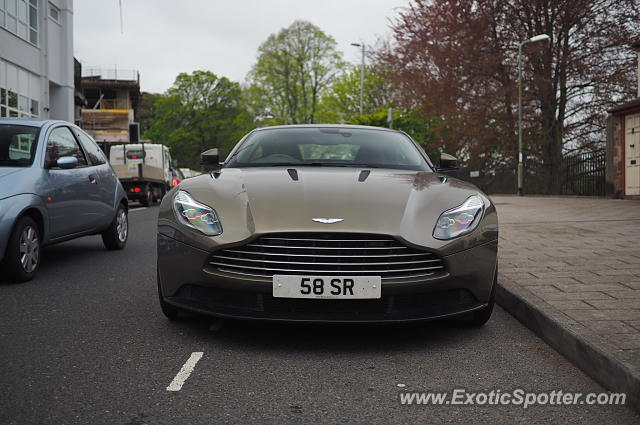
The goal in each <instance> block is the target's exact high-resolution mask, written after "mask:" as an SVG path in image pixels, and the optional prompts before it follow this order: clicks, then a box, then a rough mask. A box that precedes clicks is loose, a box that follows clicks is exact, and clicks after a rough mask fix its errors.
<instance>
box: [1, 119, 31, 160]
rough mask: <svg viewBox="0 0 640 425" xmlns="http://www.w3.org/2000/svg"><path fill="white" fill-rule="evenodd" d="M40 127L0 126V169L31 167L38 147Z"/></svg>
mask: <svg viewBox="0 0 640 425" xmlns="http://www.w3.org/2000/svg"><path fill="white" fill-rule="evenodd" d="M39 134H40V127H32V126H27V125H13V124H0V167H29V166H30V165H31V164H33V159H34V157H35V155H36V148H37V146H38V136H39Z"/></svg>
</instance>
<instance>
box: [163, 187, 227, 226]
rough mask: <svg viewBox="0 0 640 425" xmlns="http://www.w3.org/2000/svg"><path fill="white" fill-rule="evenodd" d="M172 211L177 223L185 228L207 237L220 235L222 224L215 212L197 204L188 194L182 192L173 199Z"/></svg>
mask: <svg viewBox="0 0 640 425" xmlns="http://www.w3.org/2000/svg"><path fill="white" fill-rule="evenodd" d="M173 209H174V210H175V212H176V216H177V217H178V221H179V222H180V223H182V224H184V225H185V226H188V227H191V228H192V229H196V230H197V231H199V232H200V233H203V234H205V235H207V236H216V235H220V234H222V223H221V222H220V217H218V213H217V212H216V210H214V209H213V208H211V207H208V206H206V205H204V204H201V203H200V202H197V201H196V200H195V199H193V198H192V197H191V195H189V193H188V192H185V191H184V190H181V191H179V192H178V194H177V195H176V196H175V198H173Z"/></svg>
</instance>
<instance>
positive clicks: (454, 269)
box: [158, 234, 498, 323]
mask: <svg viewBox="0 0 640 425" xmlns="http://www.w3.org/2000/svg"><path fill="white" fill-rule="evenodd" d="M497 248H498V242H497V240H496V241H492V242H488V243H485V244H483V245H479V246H476V247H473V248H471V249H467V250H464V251H461V252H458V253H455V254H452V255H449V256H445V257H443V259H444V260H445V261H446V263H447V273H446V274H444V275H439V276H437V277H431V278H414V279H404V280H402V279H401V280H391V281H385V282H384V283H383V286H382V298H380V299H376V300H315V299H284V298H274V297H273V296H272V284H271V281H270V280H269V279H261V278H240V277H238V276H233V275H226V274H224V273H212V272H211V271H209V270H208V269H207V268H206V267H205V264H206V263H207V260H208V258H209V256H210V254H211V253H210V252H207V251H204V250H201V249H198V248H195V247H193V246H191V245H188V244H185V243H183V242H179V241H177V240H175V239H173V238H171V237H168V236H166V235H163V234H158V287H159V290H160V294H161V296H162V297H163V299H164V300H165V302H167V303H169V304H172V305H174V306H176V307H179V308H182V309H185V310H189V311H193V312H197V313H202V314H210V315H213V316H219V317H229V318H240V319H259V320H282V321H293V322H342V323H344V322H348V323H357V322H407V321H416V320H430V319H438V318H444V317H450V316H455V315H459V314H464V313H469V312H472V311H475V310H478V309H481V308H483V307H485V306H486V305H487V304H488V302H489V298H490V294H491V289H492V285H493V280H494V273H495V270H496V261H497Z"/></svg>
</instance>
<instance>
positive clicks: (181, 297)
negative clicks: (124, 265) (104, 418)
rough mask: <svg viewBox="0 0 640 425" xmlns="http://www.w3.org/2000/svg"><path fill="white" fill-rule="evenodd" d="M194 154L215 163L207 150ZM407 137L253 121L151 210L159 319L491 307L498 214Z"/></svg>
mask: <svg viewBox="0 0 640 425" xmlns="http://www.w3.org/2000/svg"><path fill="white" fill-rule="evenodd" d="M203 162H205V163H210V164H211V165H212V166H214V167H218V168H219V164H218V157H217V152H216V151H215V150H212V151H211V152H206V153H205V154H203ZM454 163H455V158H453V157H450V156H449V157H445V156H444V155H443V157H442V158H441V159H440V167H438V168H436V167H435V166H434V165H433V164H432V162H431V160H430V159H429V157H428V156H427V155H426V154H425V152H424V151H423V150H422V149H421V148H420V146H419V145H418V144H417V143H416V142H415V141H413V140H412V139H411V138H410V137H409V136H408V135H406V134H404V133H402V132H399V131H393V130H389V129H383V128H374V127H360V126H340V125H325V126H320V125H307V126H281V127H270V128H263V129H257V130H254V131H252V132H251V133H250V134H249V135H247V136H246V137H245V138H244V139H243V140H242V141H240V143H238V145H237V146H236V148H235V149H234V150H233V151H232V153H231V154H230V156H229V157H228V158H227V160H226V161H225V163H224V164H223V165H222V167H221V168H220V170H218V171H215V172H212V173H210V174H205V175H202V176H198V177H194V178H191V179H187V180H184V181H183V182H182V183H180V185H179V186H178V187H177V188H174V189H173V190H172V191H171V192H170V193H169V194H168V195H167V196H165V198H164V200H163V201H162V205H161V206H160V213H159V220H158V290H159V295H160V305H161V307H162V311H163V312H164V313H165V315H166V316H167V317H169V318H170V319H175V318H178V317H179V316H180V313H181V312H183V311H190V312H196V313H204V314H211V315H215V316H220V317H232V318H243V319H261V320H286V321H320V322H350V323H352V322H401V321H413V320H426V319H435V318H442V317H449V316H460V315H462V316H466V317H467V318H468V319H469V321H470V322H472V323H475V324H477V325H481V324H483V323H485V322H486V321H487V320H488V319H489V317H490V315H491V312H492V309H493V304H494V297H495V287H496V283H495V282H496V274H497V250H498V218H497V214H496V210H495V207H494V206H493V204H492V202H491V200H490V199H489V198H488V197H487V196H486V195H484V194H483V193H482V192H481V191H480V190H479V189H478V188H477V187H475V186H473V185H471V184H468V183H465V182H462V181H460V180H456V179H454V178H452V177H450V176H447V175H446V174H443V173H442V172H443V171H445V170H444V168H446V166H447V165H448V166H450V167H451V166H453V165H455V164H454Z"/></svg>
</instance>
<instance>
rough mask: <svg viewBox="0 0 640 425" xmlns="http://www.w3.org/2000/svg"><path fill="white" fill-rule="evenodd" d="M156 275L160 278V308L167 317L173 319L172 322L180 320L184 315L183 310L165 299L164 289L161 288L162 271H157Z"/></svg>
mask: <svg viewBox="0 0 640 425" xmlns="http://www.w3.org/2000/svg"><path fill="white" fill-rule="evenodd" d="M156 275H157V280H158V300H159V301H160V309H161V310H162V313H163V314H164V315H165V317H166V318H167V319H169V320H171V321H172V322H173V321H176V320H179V319H180V318H181V316H182V315H181V314H180V312H181V310H180V309H179V308H178V307H176V306H174V305H171V304H169V303H168V302H166V301H165V300H164V297H163V296H162V290H161V289H160V272H157V273H156Z"/></svg>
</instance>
